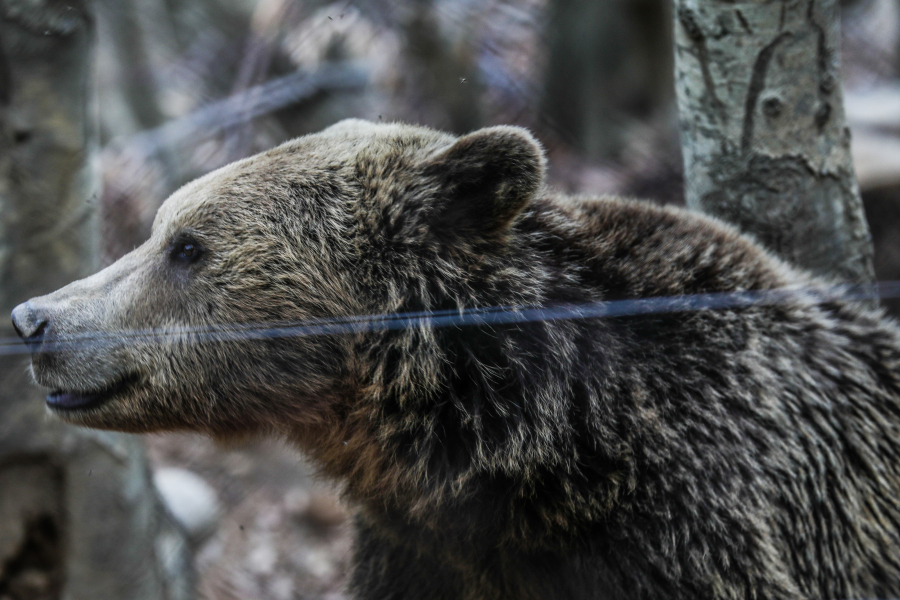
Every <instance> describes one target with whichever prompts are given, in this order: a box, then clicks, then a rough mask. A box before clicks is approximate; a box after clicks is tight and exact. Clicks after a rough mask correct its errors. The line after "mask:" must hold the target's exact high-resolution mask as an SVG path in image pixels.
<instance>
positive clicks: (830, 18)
mask: <svg viewBox="0 0 900 600" xmlns="http://www.w3.org/2000/svg"><path fill="white" fill-rule="evenodd" d="M675 11H676V12H675V65H676V75H675V77H676V92H677V97H678V103H679V110H680V115H681V131H682V144H683V147H684V161H685V181H686V190H685V192H686V196H687V203H688V206H689V207H691V208H694V209H699V210H702V211H704V212H707V213H710V214H712V215H715V216H717V217H720V218H722V219H724V220H726V221H729V222H731V223H734V224H735V225H737V226H738V227H740V228H741V229H742V230H744V231H745V232H747V233H750V234H752V235H754V236H755V237H756V238H757V239H758V240H759V241H760V242H761V243H762V244H763V245H764V246H766V247H768V248H769V249H770V250H772V251H774V252H775V253H776V254H778V255H780V256H781V257H782V258H784V259H786V260H787V261H789V262H791V263H794V264H796V265H798V266H801V267H804V268H806V269H809V270H811V271H812V272H814V273H817V274H820V275H826V276H829V277H831V278H836V279H838V280H842V281H846V282H852V283H860V284H865V283H868V282H871V281H872V280H873V278H874V275H873V270H872V242H871V238H870V236H869V231H868V227H867V226H866V221H865V217H864V215H863V207H862V202H861V200H860V197H859V189H858V186H857V183H856V178H855V175H854V171H853V163H852V160H851V156H850V131H849V129H848V128H847V126H846V125H845V121H844V107H843V99H842V93H841V86H840V73H839V70H838V67H839V52H840V51H839V44H840V35H839V23H840V21H839V16H840V15H839V6H838V2H837V0H780V1H777V2H760V1H759V0H729V1H724V0H676V2H675Z"/></svg>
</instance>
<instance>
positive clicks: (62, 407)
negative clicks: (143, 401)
mask: <svg viewBox="0 0 900 600" xmlns="http://www.w3.org/2000/svg"><path fill="white" fill-rule="evenodd" d="M135 381H137V375H129V376H128V377H125V378H123V379H120V380H119V381H118V382H116V383H114V384H113V385H111V386H109V387H106V388H104V389H102V390H98V391H93V392H71V391H66V390H54V391H52V392H50V393H49V394H48V395H47V406H49V407H50V408H52V409H54V410H59V411H66V410H86V409H89V408H96V407H98V406H100V405H101V404H105V403H106V402H107V401H108V400H110V399H112V398H113V397H114V396H116V395H117V394H119V393H121V392H122V390H124V389H125V388H126V387H128V386H130V385H133V384H134V383H135Z"/></svg>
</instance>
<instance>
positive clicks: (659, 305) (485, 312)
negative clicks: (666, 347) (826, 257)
mask: <svg viewBox="0 0 900 600" xmlns="http://www.w3.org/2000/svg"><path fill="white" fill-rule="evenodd" d="M876 297H879V298H896V297H900V281H883V282H879V283H878V284H877V285H876V286H866V285H862V286H860V285H835V286H830V287H788V288H779V289H773V290H762V291H741V292H720V293H709V294H695V295H685V296H666V297H656V298H637V299H628V300H612V301H606V302H592V303H586V304H565V305H555V306H526V307H513V306H493V307H479V308H469V309H461V310H440V311H423V312H408V313H393V314H382V315H361V316H353V317H339V318H325V319H306V320H303V321H293V322H275V323H242V324H216V325H208V326H195V327H191V326H186V327H170V328H158V329H134V330H125V331H122V330H119V331H92V332H86V333H78V334H71V335H66V336H58V337H57V336H47V337H46V338H45V339H44V341H43V343H42V345H41V350H42V351H52V352H59V351H73V350H83V349H96V348H101V347H113V346H121V345H129V344H136V343H151V344H166V343H172V342H176V341H177V342H178V343H203V342H225V341H242V340H259V339H275V338H292V337H311V336H319V335H338V334H348V333H358V332H366V331H385V330H396V329H407V328H412V327H466V326H492V325H507V324H515V323H531V322H537V321H557V320H567V319H597V318H617V317H629V316H640V315H651V314H661V313H672V312H688V311H700V310H721V309H726V308H741V307H749V306H762V305H777V304H783V303H786V302H788V301H802V302H804V303H807V304H817V303H823V302H831V301H839V300H840V301H855V300H872V299H874V298H876ZM29 352H30V349H29V348H28V346H26V344H23V343H22V341H21V340H20V339H18V338H0V356H4V355H5V356H8V355H15V354H27V353H29Z"/></svg>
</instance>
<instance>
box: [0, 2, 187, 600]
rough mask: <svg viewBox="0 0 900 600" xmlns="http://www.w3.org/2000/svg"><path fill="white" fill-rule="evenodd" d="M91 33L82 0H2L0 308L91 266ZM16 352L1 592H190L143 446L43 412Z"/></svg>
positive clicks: (7, 388) (0, 485) (1, 375)
mask: <svg viewBox="0 0 900 600" xmlns="http://www.w3.org/2000/svg"><path fill="white" fill-rule="evenodd" d="M93 38H94V19H93V13H92V5H91V4H90V3H89V2H88V1H86V0H69V1H66V2H60V1H57V0H0V314H2V315H9V313H10V311H11V310H12V308H13V306H14V305H16V304H17V303H19V302H21V301H23V300H26V299H27V298H29V297H31V296H34V295H39V294H44V293H47V292H49V291H52V290H53V289H55V288H57V287H59V286H61V285H64V284H66V283H67V282H69V281H72V280H74V279H78V278H80V277H84V276H85V275H87V274H89V273H91V272H92V271H93V270H95V269H96V268H97V266H98V259H97V258H98V248H99V239H98V237H99V236H98V232H99V229H98V225H99V223H98V210H97V178H96V175H95V172H94V169H93V168H92V166H93V165H92V161H93V157H94V154H95V153H94V145H95V136H94V127H93V119H92V118H91V112H90V108H89V107H90V106H91V102H90V98H91V93H90V89H91V80H92V79H91V75H92V60H93V47H94V41H93ZM13 337H14V333H13V330H12V327H11V325H10V321H9V319H8V318H2V319H0V339H2V340H3V341H4V342H7V341H9V340H10V339H11V338H13ZM11 349H12V350H15V349H16V347H15V346H11V345H10V344H8V343H5V344H0V350H6V351H7V352H6V353H5V354H0V598H3V599H4V600H7V599H11V600H24V599H26V598H27V599H33V600H51V599H57V598H66V599H67V600H79V599H84V600H107V599H110V600H111V599H116V600H121V599H135V600H137V599H141V600H146V599H153V600H156V599H159V600H175V599H186V598H189V597H191V596H192V593H193V590H192V581H191V577H190V568H189V561H190V557H189V554H188V553H187V550H186V545H185V542H184V538H183V536H182V534H181V532H180V531H179V530H178V529H176V528H175V527H174V525H172V523H171V522H170V521H169V519H168V518H167V517H166V516H165V513H164V512H163V509H162V506H161V503H160V501H159V499H158V496H157V494H156V491H155V488H154V487H153V485H152V482H151V479H150V476H149V475H150V474H149V469H148V464H147V460H146V457H145V455H144V452H143V448H142V446H141V444H140V442H139V440H137V439H136V438H134V437H131V436H124V435H118V434H110V433H103V432H93V431H87V430H78V429H75V428H73V427H70V426H66V425H63V424H61V423H59V422H58V421H55V420H52V419H48V418H46V415H45V408H44V399H43V394H42V392H41V391H40V390H39V389H37V388H36V387H35V386H34V385H33V384H32V383H31V381H29V378H28V376H27V371H26V366H27V357H26V356H25V355H24V354H21V353H19V354H10V353H9V352H8V351H9V350H11Z"/></svg>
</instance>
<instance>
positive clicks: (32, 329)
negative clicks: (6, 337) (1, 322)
mask: <svg viewBox="0 0 900 600" xmlns="http://www.w3.org/2000/svg"><path fill="white" fill-rule="evenodd" d="M49 322H50V320H49V319H48V318H47V317H46V316H45V315H44V314H43V313H42V311H39V310H35V309H34V307H33V306H31V304H30V303H28V302H25V303H23V304H20V305H18V306H17V307H15V308H14V309H13V312H12V325H13V329H15V330H16V333H17V334H18V335H19V337H20V338H22V339H23V340H24V341H25V342H26V343H28V344H37V343H40V342H41V341H43V339H44V332H45V331H46V329H47V325H48V324H49Z"/></svg>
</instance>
